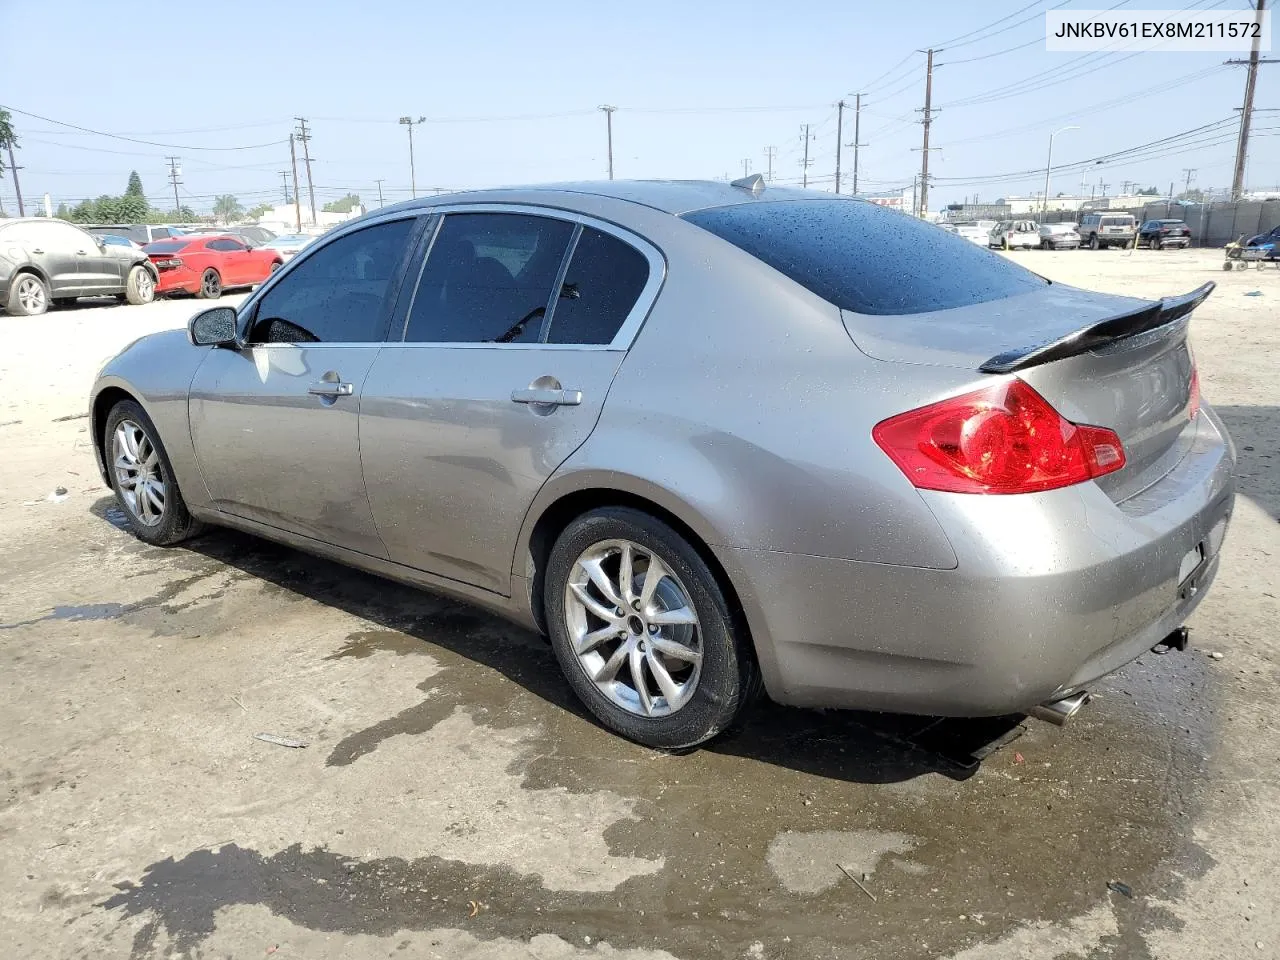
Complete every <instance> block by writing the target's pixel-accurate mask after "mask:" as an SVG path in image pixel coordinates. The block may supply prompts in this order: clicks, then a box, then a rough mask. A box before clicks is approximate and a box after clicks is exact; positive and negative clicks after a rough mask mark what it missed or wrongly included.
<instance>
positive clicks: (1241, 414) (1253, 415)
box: [1213, 403, 1280, 520]
mask: <svg viewBox="0 0 1280 960" xmlns="http://www.w3.org/2000/svg"><path fill="white" fill-rule="evenodd" d="M1213 410H1214V412H1215V413H1217V414H1218V416H1220V417H1221V418H1222V422H1223V423H1225V424H1226V425H1227V431H1228V432H1229V433H1230V434H1231V439H1233V440H1234V441H1235V444H1236V457H1237V461H1236V486H1237V489H1238V490H1239V491H1240V493H1241V494H1242V495H1243V496H1246V497H1248V498H1249V499H1250V500H1252V501H1253V502H1254V503H1256V504H1258V506H1260V507H1262V509H1264V510H1266V511H1267V513H1269V514H1271V516H1273V517H1274V518H1276V519H1277V520H1280V407H1277V406H1265V405H1264V406H1256V407H1254V406H1250V407H1246V406H1218V405H1217V404H1216V403H1215V404H1214V405H1213Z"/></svg>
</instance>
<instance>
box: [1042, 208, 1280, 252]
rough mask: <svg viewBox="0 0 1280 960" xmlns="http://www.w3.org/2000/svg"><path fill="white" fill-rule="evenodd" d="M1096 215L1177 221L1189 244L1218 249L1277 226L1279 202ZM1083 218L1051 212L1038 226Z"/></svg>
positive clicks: (1074, 213) (1071, 212)
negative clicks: (1188, 231) (1184, 228)
mask: <svg viewBox="0 0 1280 960" xmlns="http://www.w3.org/2000/svg"><path fill="white" fill-rule="evenodd" d="M1094 212H1095V213H1104V214H1106V213H1130V214H1133V217H1134V219H1135V220H1137V221H1138V222H1139V223H1141V222H1142V221H1144V220H1167V219H1179V220H1183V221H1185V222H1186V224H1187V226H1188V227H1190V228H1191V242H1192V244H1193V245H1195V246H1197V247H1221V246H1224V245H1226V244H1228V243H1230V242H1231V241H1232V240H1235V239H1236V238H1238V237H1241V236H1243V237H1244V238H1245V239H1248V238H1249V237H1252V236H1253V235H1254V234H1258V233H1266V232H1267V231H1269V230H1272V229H1274V228H1275V227H1278V226H1280V201H1276V200H1237V201H1227V202H1224V203H1180V202H1178V201H1177V200H1174V201H1173V202H1167V201H1164V200H1161V201H1159V202H1158V203H1148V204H1146V205H1145V206H1143V207H1128V208H1121V209H1116V210H1100V211H1094ZM1082 216H1083V214H1082V213H1079V212H1077V211H1074V210H1050V211H1048V212H1047V213H1045V214H1043V215H1042V216H1041V220H1040V222H1041V223H1079V222H1080V218H1081V217H1082Z"/></svg>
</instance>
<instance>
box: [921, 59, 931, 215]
mask: <svg viewBox="0 0 1280 960" xmlns="http://www.w3.org/2000/svg"><path fill="white" fill-rule="evenodd" d="M925 52H926V53H928V55H929V63H928V66H927V67H926V70H925V78H924V110H923V111H922V112H923V113H924V120H923V121H922V122H923V124H924V144H923V145H922V146H921V147H920V209H921V210H922V211H924V212H925V213H928V212H929V125H930V124H931V123H933V48H932V47H930V48H929V49H928V50H927V51H925Z"/></svg>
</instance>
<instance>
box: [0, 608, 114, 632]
mask: <svg viewBox="0 0 1280 960" xmlns="http://www.w3.org/2000/svg"><path fill="white" fill-rule="evenodd" d="M131 609H132V607H131V606H126V605H125V604H123V603H84V604H79V605H77V606H64V607H54V608H53V609H52V610H51V611H50V612H49V613H46V614H45V615H44V616H43V617H35V618H34V619H31V620H19V621H17V622H16V623H0V630H16V629H17V628H18V627H29V626H32V625H33V624H37V623H47V622H48V621H50V620H66V621H69V622H71V623H81V622H84V621H87V620H115V619H116V618H118V617H123V616H124V615H125V614H126V613H128V612H129V611H130V610H131Z"/></svg>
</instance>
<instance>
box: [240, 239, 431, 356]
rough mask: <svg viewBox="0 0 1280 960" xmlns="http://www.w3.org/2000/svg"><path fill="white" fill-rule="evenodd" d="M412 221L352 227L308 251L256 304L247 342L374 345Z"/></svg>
mask: <svg viewBox="0 0 1280 960" xmlns="http://www.w3.org/2000/svg"><path fill="white" fill-rule="evenodd" d="M415 222H416V221H415V220H414V219H412V218H409V219H404V220H392V221H389V222H387V223H379V224H375V225H374V226H371V227H365V228H364V229H363V230H357V231H356V232H354V233H349V234H347V235H346V236H343V237H339V238H338V239H336V240H334V241H332V242H330V243H326V244H325V245H324V246H323V247H320V248H319V249H317V250H315V251H313V252H312V253H310V254H309V255H307V256H306V257H305V258H304V259H301V260H299V262H298V263H297V265H296V266H295V267H294V268H293V269H292V270H291V271H290V272H289V273H288V274H287V275H286V276H284V277H282V278H281V279H280V281H279V282H278V283H277V284H276V285H275V286H273V287H272V288H271V289H270V290H268V291H267V293H266V294H265V295H264V296H263V298H262V299H261V300H260V301H259V302H258V306H257V309H256V311H255V313H254V322H253V327H252V329H251V330H250V332H249V342H250V343H376V342H379V341H381V340H382V338H383V332H384V330H385V329H386V324H387V314H388V311H389V310H390V307H391V303H390V299H391V297H392V295H393V293H394V291H395V287H396V283H395V281H396V280H397V279H398V278H399V276H400V272H401V270H402V269H403V264H404V259H405V256H406V254H407V252H408V247H409V245H410V242H411V238H412V236H413V230H414V225H415Z"/></svg>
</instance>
